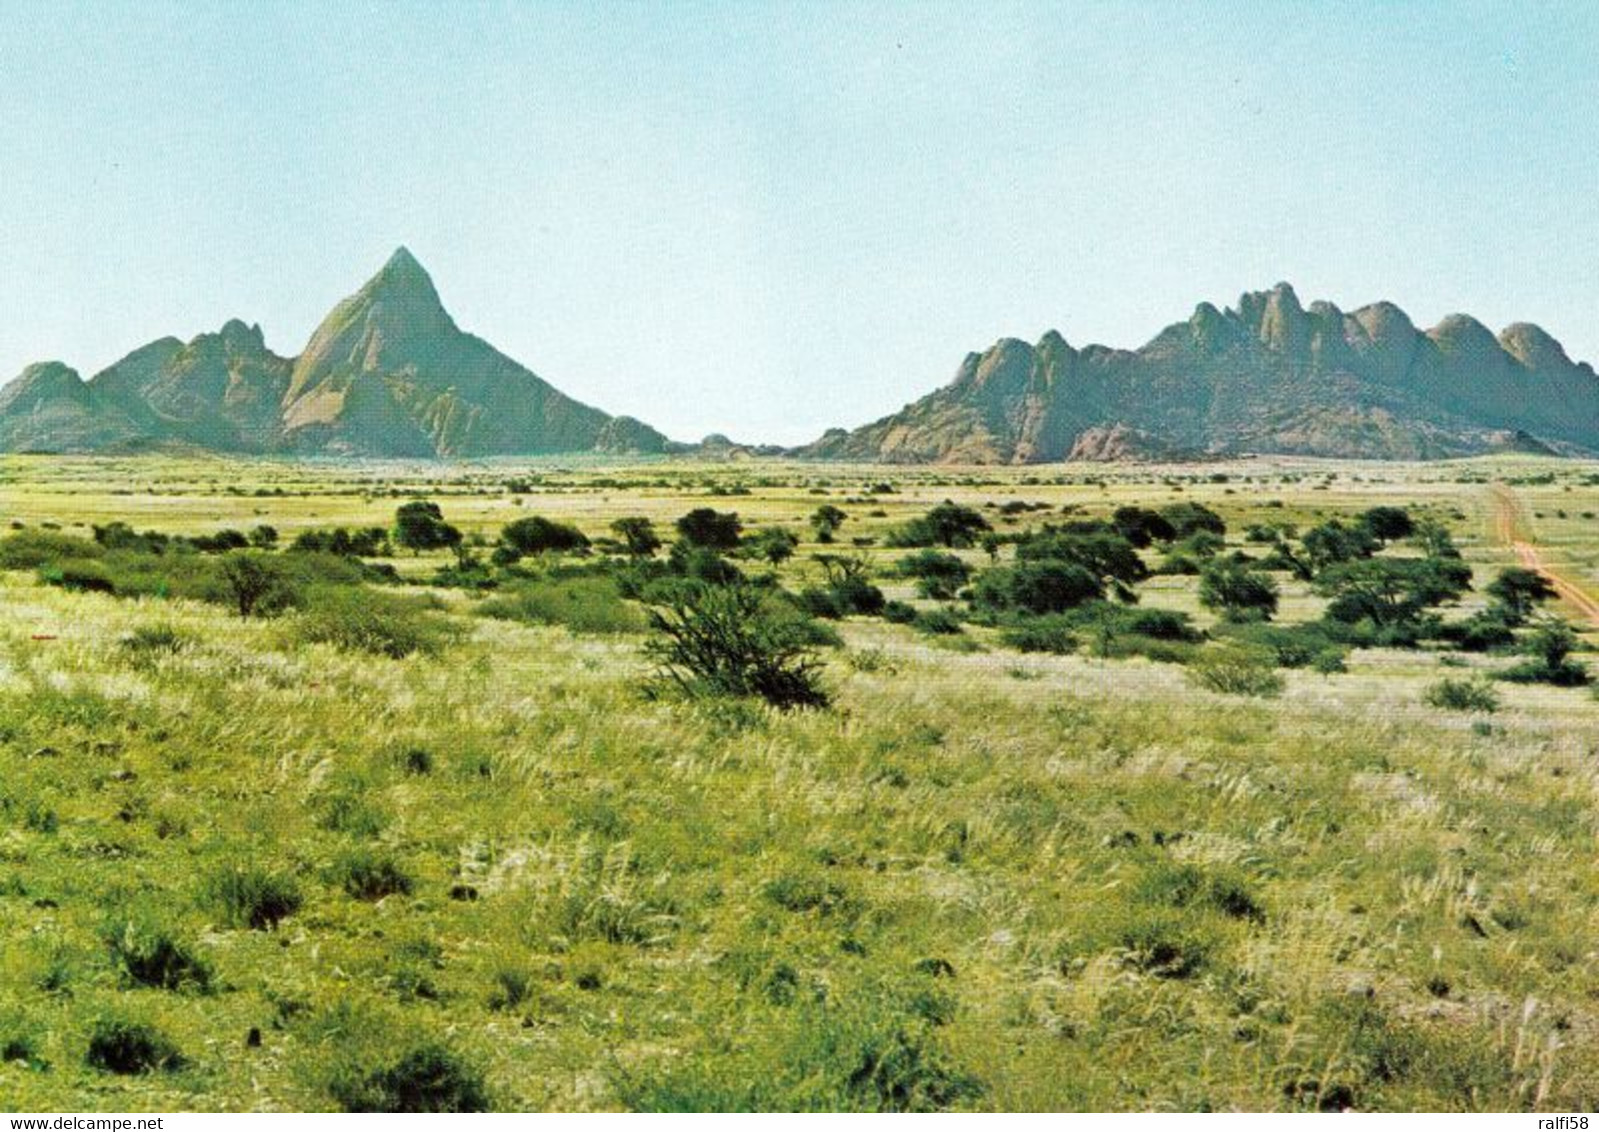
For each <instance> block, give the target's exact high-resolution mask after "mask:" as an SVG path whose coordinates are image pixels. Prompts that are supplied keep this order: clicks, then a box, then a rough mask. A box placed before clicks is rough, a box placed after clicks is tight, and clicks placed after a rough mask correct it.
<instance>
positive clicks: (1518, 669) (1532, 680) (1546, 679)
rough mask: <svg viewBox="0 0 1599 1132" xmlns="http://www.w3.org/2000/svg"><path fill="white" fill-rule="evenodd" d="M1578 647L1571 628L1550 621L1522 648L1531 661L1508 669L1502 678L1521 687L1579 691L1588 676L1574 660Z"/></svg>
mask: <svg viewBox="0 0 1599 1132" xmlns="http://www.w3.org/2000/svg"><path fill="white" fill-rule="evenodd" d="M1578 643H1579V642H1578V639H1577V634H1576V633H1574V632H1573V631H1572V629H1571V626H1570V625H1567V624H1566V623H1565V622H1564V621H1560V620H1557V619H1555V618H1549V619H1547V620H1545V621H1544V622H1543V623H1542V624H1540V625H1538V626H1537V627H1536V628H1535V629H1534V630H1533V632H1532V633H1531V634H1530V635H1529V636H1528V637H1527V639H1526V641H1525V642H1524V646H1523V647H1524V649H1525V651H1526V652H1527V653H1529V654H1531V656H1532V659H1531V660H1529V661H1526V662H1524V663H1522V664H1518V665H1515V666H1514V667H1512V668H1508V669H1506V670H1505V671H1503V672H1501V673H1500V674H1499V677H1500V679H1502V680H1513V681H1515V682H1517V683H1521V684H1554V685H1557V686H1559V687H1563V688H1575V687H1580V686H1581V685H1583V684H1586V683H1588V681H1589V676H1588V668H1587V666H1586V665H1584V664H1582V663H1581V662H1579V661H1575V660H1572V659H1571V654H1572V653H1573V652H1575V651H1576V648H1577V645H1578Z"/></svg>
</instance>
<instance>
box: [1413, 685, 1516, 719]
mask: <svg viewBox="0 0 1599 1132" xmlns="http://www.w3.org/2000/svg"><path fill="white" fill-rule="evenodd" d="M1423 699H1425V700H1426V701H1427V703H1428V704H1429V705H1431V706H1432V707H1435V708H1443V709H1444V710H1446V711H1476V712H1495V711H1498V710H1499V694H1498V693H1497V692H1495V691H1494V690H1493V687H1492V686H1491V685H1490V684H1488V682H1487V681H1485V680H1453V679H1448V678H1445V679H1443V680H1440V681H1438V682H1437V683H1436V684H1433V685H1430V686H1429V687H1428V688H1427V691H1426V692H1425V693H1424V694H1423Z"/></svg>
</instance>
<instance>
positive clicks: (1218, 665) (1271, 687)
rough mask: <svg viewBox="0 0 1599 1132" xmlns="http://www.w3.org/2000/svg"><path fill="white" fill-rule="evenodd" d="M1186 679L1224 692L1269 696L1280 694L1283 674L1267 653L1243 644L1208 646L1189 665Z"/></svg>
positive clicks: (1208, 689)
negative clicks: (1245, 646) (1277, 669)
mask: <svg viewBox="0 0 1599 1132" xmlns="http://www.w3.org/2000/svg"><path fill="white" fill-rule="evenodd" d="M1188 679H1189V682H1190V683H1192V684H1194V685H1195V686H1196V687H1200V688H1204V689H1206V690H1207V691H1211V692H1220V693H1221V694H1223V695H1227V696H1257V697H1262V698H1270V697H1273V696H1279V695H1281V694H1282V691H1283V688H1284V686H1285V685H1284V682H1283V678H1282V677H1281V676H1279V675H1278V674H1277V672H1276V671H1275V669H1274V668H1273V665H1272V662H1271V658H1270V656H1269V655H1268V654H1265V653H1262V652H1259V651H1256V650H1252V649H1242V648H1228V647H1221V648H1211V649H1207V650H1206V651H1205V652H1203V653H1201V654H1200V655H1199V657H1198V658H1197V659H1196V660H1195V661H1194V662H1193V663H1192V664H1191V665H1189V667H1188Z"/></svg>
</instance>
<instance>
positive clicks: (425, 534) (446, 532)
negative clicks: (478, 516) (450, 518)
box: [394, 499, 461, 554]
mask: <svg viewBox="0 0 1599 1132" xmlns="http://www.w3.org/2000/svg"><path fill="white" fill-rule="evenodd" d="M394 541H395V542H396V543H398V544H399V545H401V546H403V547H405V548H406V549H407V550H409V551H411V552H412V553H413V554H421V553H422V552H423V551H424V550H442V549H444V548H446V547H449V548H450V549H456V548H458V547H460V546H461V532H460V531H459V530H457V529H456V528H455V527H452V526H450V524H448V523H446V522H445V521H444V512H442V511H441V510H439V505H438V504H437V503H433V502H430V501H429V500H426V499H417V500H414V501H412V502H410V503H402V504H400V507H399V509H398V510H397V511H395V512H394Z"/></svg>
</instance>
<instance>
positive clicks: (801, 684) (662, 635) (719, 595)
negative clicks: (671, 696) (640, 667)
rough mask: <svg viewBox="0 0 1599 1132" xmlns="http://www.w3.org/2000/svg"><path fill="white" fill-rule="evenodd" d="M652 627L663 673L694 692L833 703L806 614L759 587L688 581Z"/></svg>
mask: <svg viewBox="0 0 1599 1132" xmlns="http://www.w3.org/2000/svg"><path fill="white" fill-rule="evenodd" d="M650 625H651V628H652V629H653V630H654V631H655V637H654V638H653V639H652V640H650V641H649V642H648V643H647V644H646V645H645V649H646V651H647V653H648V654H649V655H650V656H651V657H653V658H654V659H655V660H656V661H658V662H659V663H660V666H661V669H660V677H659V678H660V679H661V680H663V681H665V682H667V683H670V684H672V685H674V686H676V687H678V688H680V689H682V690H683V691H684V692H686V693H687V694H689V695H691V696H759V697H760V698H761V699H763V700H765V701H766V702H767V703H769V704H771V705H772V706H774V707H777V708H781V709H783V710H788V709H791V708H799V707H815V708H821V707H826V706H827V704H828V702H829V699H828V695H827V693H826V691H825V690H823V688H822V686H821V683H820V680H819V679H818V675H819V670H820V667H821V666H820V662H819V661H818V660H817V657H816V649H815V646H814V645H813V644H812V641H813V640H814V634H813V632H812V629H811V627H810V626H809V625H808V624H807V622H806V619H805V617H804V616H803V615H802V614H801V613H799V611H797V610H794V609H790V608H787V607H785V606H782V605H780V604H779V603H777V602H776V601H774V600H773V599H772V598H771V597H770V596H769V595H768V594H767V593H765V592H763V591H761V590H759V589H756V588H755V587H753V586H750V585H742V584H740V585H728V586H684V587H682V588H680V589H678V590H676V591H675V592H674V593H673V594H672V596H671V598H670V599H669V600H668V602H667V604H665V605H664V606H661V607H657V608H655V609H652V610H651V611H650Z"/></svg>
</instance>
